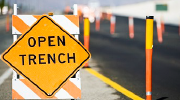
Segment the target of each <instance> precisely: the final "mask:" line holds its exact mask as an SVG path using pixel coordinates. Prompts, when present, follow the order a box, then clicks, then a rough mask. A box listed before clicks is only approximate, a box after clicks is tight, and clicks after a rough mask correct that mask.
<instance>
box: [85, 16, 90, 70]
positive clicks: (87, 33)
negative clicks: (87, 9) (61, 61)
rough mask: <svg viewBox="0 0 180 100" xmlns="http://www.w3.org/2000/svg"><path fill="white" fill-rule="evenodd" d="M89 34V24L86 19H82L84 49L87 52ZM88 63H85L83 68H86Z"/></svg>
mask: <svg viewBox="0 0 180 100" xmlns="http://www.w3.org/2000/svg"><path fill="white" fill-rule="evenodd" d="M89 34H90V22H89V19H88V18H87V17H85V18H84V47H85V48H86V49H87V50H89V38H90V37H89ZM88 67H89V64H88V62H86V63H85V65H84V68H88Z"/></svg>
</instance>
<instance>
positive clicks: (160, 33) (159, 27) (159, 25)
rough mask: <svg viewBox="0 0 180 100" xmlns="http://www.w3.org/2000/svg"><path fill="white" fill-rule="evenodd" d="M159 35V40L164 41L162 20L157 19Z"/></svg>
mask: <svg viewBox="0 0 180 100" xmlns="http://www.w3.org/2000/svg"><path fill="white" fill-rule="evenodd" d="M156 24H157V37H158V42H159V43H162V42H163V37H162V28H161V22H160V20H157V22H156Z"/></svg>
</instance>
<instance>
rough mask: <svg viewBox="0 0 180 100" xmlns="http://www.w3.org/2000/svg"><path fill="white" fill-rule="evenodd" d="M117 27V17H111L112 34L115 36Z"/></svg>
mask: <svg viewBox="0 0 180 100" xmlns="http://www.w3.org/2000/svg"><path fill="white" fill-rule="evenodd" d="M115 27H116V17H115V16H111V20H110V33H111V35H113V34H114V32H115Z"/></svg>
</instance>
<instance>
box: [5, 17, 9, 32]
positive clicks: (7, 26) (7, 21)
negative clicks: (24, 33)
mask: <svg viewBox="0 0 180 100" xmlns="http://www.w3.org/2000/svg"><path fill="white" fill-rule="evenodd" d="M8 31H9V14H7V17H6V32H8Z"/></svg>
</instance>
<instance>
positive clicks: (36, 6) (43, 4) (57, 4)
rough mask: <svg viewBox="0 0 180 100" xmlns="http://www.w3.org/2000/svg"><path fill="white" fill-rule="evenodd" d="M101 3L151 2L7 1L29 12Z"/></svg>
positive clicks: (87, 0)
mask: <svg viewBox="0 0 180 100" xmlns="http://www.w3.org/2000/svg"><path fill="white" fill-rule="evenodd" d="M92 1H99V2H100V5H101V6H119V5H126V4H132V3H137V2H143V1H149V0H6V2H9V3H10V4H11V5H13V4H14V3H17V4H18V5H22V7H23V9H26V10H27V11H41V12H49V11H59V10H63V9H64V7H65V6H67V5H69V6H72V5H73V4H75V3H76V4H88V2H92Z"/></svg>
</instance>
